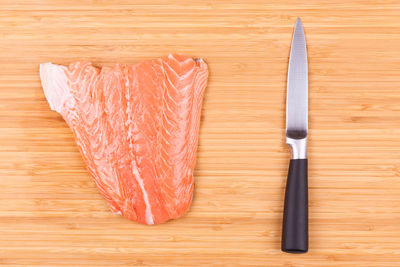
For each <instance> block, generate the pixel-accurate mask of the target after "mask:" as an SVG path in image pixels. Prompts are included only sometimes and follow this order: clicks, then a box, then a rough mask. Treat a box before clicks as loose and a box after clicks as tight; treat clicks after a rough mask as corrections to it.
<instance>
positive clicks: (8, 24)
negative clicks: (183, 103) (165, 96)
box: [0, 0, 400, 266]
mask: <svg viewBox="0 0 400 267" xmlns="http://www.w3.org/2000/svg"><path fill="white" fill-rule="evenodd" d="M371 2H373V1H362V0H357V1H319V0H318V1H317V0H314V1H304V3H305V4H300V3H299V2H298V1H242V3H239V2H238V1H182V2H179V1H173V0H170V1H153V2H151V1H144V0H143V1H142V0H141V1H129V0H124V1H106V0H102V1H95V0H92V1H84V0H81V1H67V0H64V1H61V0H57V1H53V0H52V1H50V0H41V1H27V0H22V1H15V0H1V1H0V11H1V12H0V199H1V203H2V204H1V205H0V264H3V265H10V266H13V265H15V266H21V265H48V266H55V265H65V266H77V265H91V266H102V265H105V266H117V265H186V266H189V265H200V264H216V265H227V266H231V265H236V264H242V265H262V266H399V261H400V34H399V33H400V3H399V1H390V0H386V1H376V4H370V3H371ZM378 3H379V4H378ZM298 16H299V17H301V18H302V20H303V23H304V27H305V32H306V39H307V43H308V53H309V69H310V82H309V85H310V134H309V136H310V142H309V158H310V159H309V162H310V167H309V169H310V170H309V177H310V179H309V185H310V190H309V193H310V251H309V253H308V254H305V255H289V254H284V253H282V252H281V251H280V235H281V222H282V205H283V193H284V185H285V180H286V172H287V167H288V160H289V151H288V149H287V147H286V145H285V140H284V123H285V122H284V116H285V113H284V110H285V90H286V73H287V63H288V55H289V46H290V40H291V36H292V29H293V26H294V24H295V20H296V18H297V17H298ZM170 52H179V53H185V54H189V55H192V56H195V57H201V58H204V59H205V60H206V61H207V63H208V64H209V68H210V80H209V86H208V89H207V92H206V95H205V101H204V109H203V110H204V112H203V117H202V125H201V135H200V146H199V152H198V164H197V167H196V172H195V182H196V188H195V197H194V201H193V204H192V206H191V209H190V211H189V212H188V213H187V215H186V216H185V217H183V218H181V219H179V220H176V221H171V222H169V223H167V224H163V225H158V226H153V227H149V226H143V225H139V224H136V223H133V222H130V221H128V220H126V219H124V218H122V217H120V216H117V215H114V214H112V213H111V212H110V211H109V209H108V207H107V205H106V202H105V201H104V200H103V199H102V197H101V196H100V194H99V193H98V192H97V190H96V188H95V186H94V183H93V181H92V179H91V177H90V176H89V174H88V172H87V171H86V170H85V167H84V165H83V162H82V160H81V157H80V155H79V152H78V149H77V146H76V145H75V143H74V140H73V137H72V133H71V131H70V130H69V129H68V128H67V125H66V124H65V122H64V121H63V120H62V118H61V117H60V116H59V115H58V114H57V113H56V112H53V111H51V110H50V108H49V106H48V104H47V102H46V100H45V97H44V94H43V91H42V88H41V85H40V81H39V73H38V70H39V63H42V62H48V61H51V62H53V63H59V64H68V63H70V62H74V61H77V60H88V61H92V62H94V63H95V64H96V65H98V66H104V65H111V64H113V63H116V62H123V63H135V62H138V61H141V60H144V59H151V58H155V57H159V56H163V55H167V54H168V53H170Z"/></svg>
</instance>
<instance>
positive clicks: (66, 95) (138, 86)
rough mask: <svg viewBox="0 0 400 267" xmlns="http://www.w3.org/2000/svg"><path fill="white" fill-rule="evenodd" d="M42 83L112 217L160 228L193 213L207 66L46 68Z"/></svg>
mask: <svg viewBox="0 0 400 267" xmlns="http://www.w3.org/2000/svg"><path fill="white" fill-rule="evenodd" d="M40 77H41V82H42V86H43V90H44V93H45V96H46V98H47V101H48V102H49V105H50V107H51V109H52V110H55V111H57V112H58V113H60V114H61V115H62V117H63V118H64V120H65V121H66V122H67V124H68V126H69V127H70V128H71V129H72V131H73V134H74V137H75V140H76V143H77V145H78V147H79V150H80V153H81V155H82V157H83V159H84V161H85V164H86V166H87V169H88V170H89V172H90V174H91V175H92V177H93V179H94V181H95V183H96V186H97V188H98V190H99V191H100V193H101V194H102V195H103V196H104V197H105V199H106V200H107V202H108V203H109V205H110V207H111V210H112V211H113V212H114V213H118V214H122V215H123V216H125V217H126V218H128V219H130V220H133V221H136V222H139V223H143V224H159V223H163V222H165V221H168V220H170V219H176V218H178V217H180V216H182V215H183V214H184V213H185V212H186V211H187V210H188V208H189V206H190V203H191V200H192V195H193V171H194V167H195V163H196V149H197V142H198V136H199V125H200V113H201V108H202V100H203V94H204V90H205V88H206V85H207V79H208V70H207V65H206V63H205V62H204V61H203V60H201V59H200V60H195V59H192V58H190V57H187V56H182V55H169V56H168V57H165V58H160V59H155V60H148V61H144V62H141V63H138V64H135V65H123V64H117V65H115V66H113V67H103V68H101V69H99V68H97V67H94V66H92V65H91V64H90V63H83V62H77V63H73V64H70V65H69V66H61V65H55V64H52V63H44V64H41V65H40Z"/></svg>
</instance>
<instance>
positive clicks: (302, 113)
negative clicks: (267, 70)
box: [282, 18, 308, 253]
mask: <svg viewBox="0 0 400 267" xmlns="http://www.w3.org/2000/svg"><path fill="white" fill-rule="evenodd" d="M307 135H308V67H307V49H306V40H305V36H304V30H303V24H302V23H301V20H300V18H298V19H297V22H296V26H295V27H294V32H293V39H292V45H291V49H290V58H289V70H288V78H287V96H286V143H287V144H288V145H289V147H290V150H291V155H292V157H291V160H290V164H289V173H288V177H287V182H286V192H285V205H284V211H283V225H282V251H284V252H288V253H305V252H307V251H308V181H307V180H308V175H307V168H308V167H307V165H308V164H307Z"/></svg>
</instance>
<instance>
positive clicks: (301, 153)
mask: <svg viewBox="0 0 400 267" xmlns="http://www.w3.org/2000/svg"><path fill="white" fill-rule="evenodd" d="M286 144H288V145H289V147H290V150H291V152H292V159H306V158H307V137H306V138H302V139H294V138H290V137H286Z"/></svg>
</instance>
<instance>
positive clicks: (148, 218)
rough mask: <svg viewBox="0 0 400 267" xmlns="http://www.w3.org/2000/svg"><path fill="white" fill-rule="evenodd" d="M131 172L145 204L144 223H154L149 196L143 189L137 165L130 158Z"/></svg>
mask: <svg viewBox="0 0 400 267" xmlns="http://www.w3.org/2000/svg"><path fill="white" fill-rule="evenodd" d="M132 172H133V175H135V178H136V181H137V182H138V184H139V186H140V188H141V189H142V193H143V200H144V203H145V204H146V213H145V215H146V223H147V224H154V220H153V214H152V213H151V206H150V201H149V196H148V195H147V192H146V190H145V189H144V183H143V179H142V177H140V174H139V171H138V167H137V165H136V161H135V160H132Z"/></svg>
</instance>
